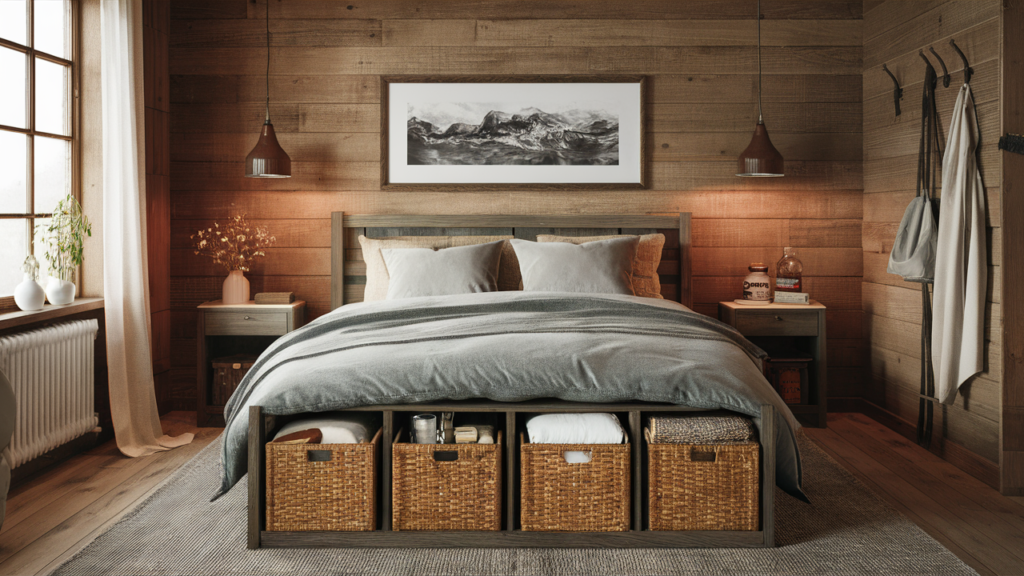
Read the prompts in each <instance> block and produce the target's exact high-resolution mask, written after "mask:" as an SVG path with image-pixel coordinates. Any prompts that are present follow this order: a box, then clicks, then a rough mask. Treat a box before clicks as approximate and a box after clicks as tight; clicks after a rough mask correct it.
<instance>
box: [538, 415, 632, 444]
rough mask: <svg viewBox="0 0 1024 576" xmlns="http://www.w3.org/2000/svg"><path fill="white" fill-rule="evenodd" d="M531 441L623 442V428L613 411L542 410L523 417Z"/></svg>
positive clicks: (545, 442) (552, 442) (574, 442)
mask: <svg viewBox="0 0 1024 576" xmlns="http://www.w3.org/2000/svg"><path fill="white" fill-rule="evenodd" d="M526 433H527V434H529V437H530V442H531V443H533V444H622V442H623V440H624V438H625V432H624V431H623V430H622V425H621V424H619V419H618V418H616V417H615V415H614V414H573V413H569V414H541V415H539V416H534V417H533V418H530V419H529V420H527V421H526Z"/></svg>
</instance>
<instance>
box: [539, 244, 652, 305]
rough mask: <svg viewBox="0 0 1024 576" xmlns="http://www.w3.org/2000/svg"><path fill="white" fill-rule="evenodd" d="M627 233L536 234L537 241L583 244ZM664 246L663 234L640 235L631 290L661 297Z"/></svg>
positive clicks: (641, 294)
mask: <svg viewBox="0 0 1024 576" xmlns="http://www.w3.org/2000/svg"><path fill="white" fill-rule="evenodd" d="M630 236H631V235H629V234H612V235H609V236H555V235H554V234H538V235H537V242H568V243H570V244H584V243H587V242H596V241H598V240H608V239H609V238H628V237H630ZM664 247H665V235H664V234H644V235H643V236H640V244H638V245H637V248H636V258H635V259H634V260H633V292H635V293H636V295H637V296H643V297H645V298H661V299H664V298H665V297H664V296H662V295H661V279H660V278H658V266H659V265H660V264H661V249H662V248H664Z"/></svg>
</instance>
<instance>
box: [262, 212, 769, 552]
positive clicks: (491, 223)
mask: <svg viewBox="0 0 1024 576" xmlns="http://www.w3.org/2000/svg"><path fill="white" fill-rule="evenodd" d="M655 232H660V233H662V234H664V235H665V239H666V241H665V247H664V249H663V252H662V261H661V265H660V266H659V268H658V274H659V276H660V277H661V284H662V296H664V297H665V299H667V300H674V301H676V302H680V303H681V304H683V305H685V306H687V307H690V308H692V307H693V300H692V288H691V283H692V280H691V271H690V246H691V240H690V214H689V213H688V212H682V213H677V214H659V215H630V214H626V215H622V214H619V215H567V214H562V215H506V214H495V215H486V214H484V215H401V214H400V215H383V214H379V215H346V214H345V213H343V212H334V213H332V214H331V308H332V309H334V308H337V307H339V306H341V305H343V304H349V303H353V302H360V301H362V299H363V288H364V287H365V284H366V265H365V263H364V262H363V260H362V253H361V251H360V250H359V243H358V241H357V240H356V239H357V238H358V237H359V235H360V234H365V235H366V236H368V237H384V236H388V237H390V236H464V235H485V236H494V235H502V236H511V237H515V238H522V239H527V240H534V239H536V236H537V235H538V234H558V235H561V236H594V235H606V234H649V233H655ZM352 410H358V411H376V412H379V413H381V414H382V416H383V437H384V438H387V439H390V438H394V434H395V432H397V431H398V428H399V427H400V426H398V425H396V422H395V420H396V418H395V416H396V413H399V414H401V413H404V412H477V413H490V414H494V415H495V416H496V417H497V418H498V421H499V426H500V425H501V423H503V424H504V427H505V428H504V434H503V436H504V439H505V445H504V446H503V453H502V457H503V458H504V459H505V461H504V465H503V466H502V467H501V475H502V476H503V478H502V480H503V481H502V483H501V484H502V488H501V490H502V494H501V502H502V503H501V510H502V514H501V525H500V528H501V529H500V530H497V531H488V532H482V531H481V532H470V531H463V532H433V531H408V532H407V531H395V530H393V529H392V526H391V519H392V499H391V497H392V492H391V486H392V452H391V449H392V447H391V442H382V452H383V453H382V457H381V466H380V475H379V480H378V482H379V484H378V486H377V493H378V494H379V498H378V499H377V500H378V507H379V508H378V510H377V514H376V518H377V527H376V530H373V531H367V532H327V531H321V532H268V531H267V530H266V521H265V516H264V514H265V500H266V466H265V462H264V457H265V449H264V445H265V444H266V441H267V434H268V432H270V431H273V430H274V429H275V428H276V426H277V424H276V422H275V418H274V417H273V416H268V415H264V414H263V413H262V410H261V408H260V407H259V406H253V407H251V408H250V411H249V500H248V502H249V504H248V510H249V520H248V546H249V548H260V547H299V546H334V547H395V548H400V547H430V548H451V547H481V548H498V547H505V548H515V547H547V548H578V547H615V548H630V547H632V548H659V547H660V548H683V547H701V548H709V547H710V548H714V547H719V548H738V547H746V548H758V547H771V546H774V545H775V535H774V517H773V512H774V494H775V491H774V490H775V445H774V443H772V442H768V443H765V442H763V441H761V462H760V494H759V499H760V509H759V520H760V522H759V524H760V525H759V528H758V529H757V530H749V531H739V530H737V531H730V530H726V531H652V530H650V529H649V519H648V513H647V512H646V510H647V490H648V482H647V478H646V474H647V472H646V470H647V450H646V447H645V444H644V442H643V434H642V422H643V418H644V417H645V415H647V414H649V413H656V412H684V411H701V410H693V409H690V408H687V407H683V406H673V405H668V404H645V403H639V402H638V403H623V404H586V403H577V402H564V401H529V402H518V403H501V402H490V401H462V402H436V403H429V404H415V405H398V406H366V407H361V408H355V409H352ZM544 412H548V413H550V412H614V413H617V414H619V416H620V418H622V419H623V421H624V422H628V432H629V434H628V436H629V438H630V442H631V446H630V493H629V529H628V530H627V531H623V532H531V531H523V530H522V529H521V526H520V524H519V515H520V509H519V508H520V505H519V501H520V492H519V485H520V478H519V475H520V461H519V445H518V432H519V431H521V430H522V429H524V418H525V416H526V415H527V414H530V413H544ZM760 416H761V422H762V424H761V438H771V439H774V438H775V426H776V424H775V422H776V413H775V409H774V407H772V406H771V405H764V406H762V407H761V414H760Z"/></svg>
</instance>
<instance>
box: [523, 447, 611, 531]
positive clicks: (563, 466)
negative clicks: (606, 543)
mask: <svg viewBox="0 0 1024 576" xmlns="http://www.w3.org/2000/svg"><path fill="white" fill-rule="evenodd" d="M520 440H521V460H522V468H521V474H520V476H521V478H520V494H521V498H522V500H521V504H520V518H519V521H520V524H521V525H522V528H523V530H524V531H535V532H625V531H627V530H629V485H630V484H629V482H630V470H629V468H630V452H629V450H630V445H629V444H628V443H626V444H530V443H527V442H526V440H525V438H522V437H521V438H520ZM569 451H581V452H589V453H590V462H587V463H584V464H569V463H568V462H566V461H565V453H566V452H569Z"/></svg>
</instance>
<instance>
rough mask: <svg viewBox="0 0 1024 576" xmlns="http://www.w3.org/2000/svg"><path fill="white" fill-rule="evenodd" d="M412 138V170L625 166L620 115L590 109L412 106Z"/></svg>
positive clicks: (462, 104)
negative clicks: (621, 153)
mask: <svg viewBox="0 0 1024 576" xmlns="http://www.w3.org/2000/svg"><path fill="white" fill-rule="evenodd" d="M545 108H546V109H545ZM407 135H408V149H407V150H408V164H409V165H411V166H412V165H418V166H422V165H484V166H486V165H520V166H545V165H550V166H616V165H618V164H619V117H618V114H616V113H613V112H609V111H608V110H605V109H602V108H600V107H593V106H590V107H588V106H586V105H578V107H577V105H574V104H563V105H558V106H555V107H554V108H552V107H550V106H548V107H540V106H527V107H522V106H517V105H510V104H507V103H506V104H501V103H469V102H453V103H436V102H432V103H424V104H419V105H417V104H410V105H409V107H408V122H407Z"/></svg>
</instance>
